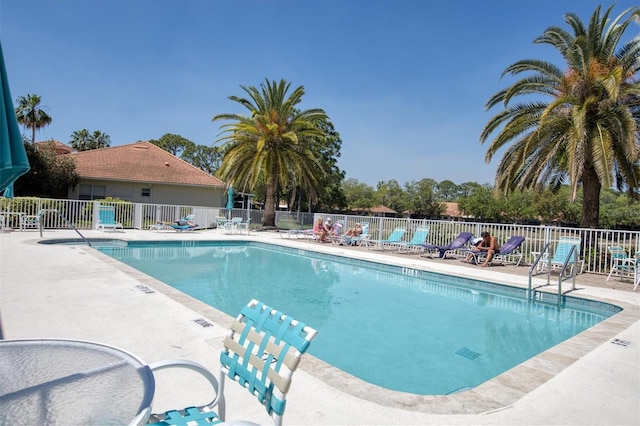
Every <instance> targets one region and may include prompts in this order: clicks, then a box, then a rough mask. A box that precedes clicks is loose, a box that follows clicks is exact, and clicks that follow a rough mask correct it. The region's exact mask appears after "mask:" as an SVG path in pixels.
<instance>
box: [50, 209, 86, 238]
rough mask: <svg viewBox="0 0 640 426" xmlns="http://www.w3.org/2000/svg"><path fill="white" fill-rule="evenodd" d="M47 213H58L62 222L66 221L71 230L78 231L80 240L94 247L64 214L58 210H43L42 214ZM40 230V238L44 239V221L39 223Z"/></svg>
mask: <svg viewBox="0 0 640 426" xmlns="http://www.w3.org/2000/svg"><path fill="white" fill-rule="evenodd" d="M45 212H51V213H58V216H59V217H60V218H61V219H62V220H64V221H65V223H66V224H67V225H69V227H70V228H71V229H73V230H74V231H76V234H78V235H80V238H82V240H83V241H84V242H85V243H87V245H88V246H89V247H92V246H91V243H90V242H89V240H87V239H86V238H85V236H84V235H82V234H81V233H80V231H79V230H78V228H76V227H75V225H74V224H73V223H71V222H69V220H68V219H67V218H66V217H64V216H63V215H62V213H60V211H58V209H42V213H45ZM38 228H39V229H40V238H44V237H43V236H42V230H43V225H42V220H39V221H38Z"/></svg>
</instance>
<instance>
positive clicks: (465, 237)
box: [422, 232, 473, 259]
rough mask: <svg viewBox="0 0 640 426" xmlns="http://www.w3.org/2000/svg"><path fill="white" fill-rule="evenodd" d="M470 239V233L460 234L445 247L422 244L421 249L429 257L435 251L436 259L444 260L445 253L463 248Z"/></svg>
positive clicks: (471, 235)
mask: <svg viewBox="0 0 640 426" xmlns="http://www.w3.org/2000/svg"><path fill="white" fill-rule="evenodd" d="M471 237H473V234H472V233H471V232H461V233H460V235H458V236H457V237H456V238H455V239H454V240H453V241H451V243H449V244H447V245H442V246H439V245H436V244H422V247H423V248H424V250H425V251H427V252H428V253H429V257H432V255H433V253H435V252H436V251H437V252H438V257H439V258H440V259H444V258H445V257H446V256H447V253H449V252H451V251H455V250H459V249H461V248H463V247H464V246H465V244H467V243H468V242H469V240H470V239H471Z"/></svg>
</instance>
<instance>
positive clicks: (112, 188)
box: [66, 142, 227, 207]
mask: <svg viewBox="0 0 640 426" xmlns="http://www.w3.org/2000/svg"><path fill="white" fill-rule="evenodd" d="M66 155H68V156H69V157H70V158H73V159H74V161H75V163H76V173H78V175H79V176H80V183H79V184H78V186H76V187H75V188H73V189H72V190H70V191H69V199H72V200H94V199H100V198H106V197H113V198H119V199H121V200H125V201H130V202H134V203H153V204H175V205H191V206H205V207H224V206H225V204H226V200H227V198H226V197H227V195H226V190H225V188H226V185H225V183H224V182H222V181H221V180H220V179H218V178H216V177H214V176H212V175H210V174H209V173H206V172H205V171H203V170H200V169H199V168H197V167H195V166H193V165H191V164H189V163H187V162H186V161H184V160H181V159H180V158H178V157H176V156H175V155H173V154H171V153H169V152H167V151H165V150H163V149H162V148H159V147H157V146H155V145H154V144H152V143H150V142H136V143H132V144H128V145H120V146H114V147H110V148H101V149H94V150H89V151H81V152H72V153H70V154H66Z"/></svg>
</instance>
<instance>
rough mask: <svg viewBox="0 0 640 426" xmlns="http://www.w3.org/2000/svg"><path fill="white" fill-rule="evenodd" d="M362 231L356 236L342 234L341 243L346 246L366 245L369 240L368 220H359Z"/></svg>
mask: <svg viewBox="0 0 640 426" xmlns="http://www.w3.org/2000/svg"><path fill="white" fill-rule="evenodd" d="M360 227H361V228H362V232H361V233H360V235H358V236H355V237H353V236H350V235H344V236H343V237H342V240H341V243H342V244H343V245H346V246H363V247H368V246H369V241H371V234H369V222H360Z"/></svg>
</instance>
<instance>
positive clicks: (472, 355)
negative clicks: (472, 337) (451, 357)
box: [455, 348, 480, 361]
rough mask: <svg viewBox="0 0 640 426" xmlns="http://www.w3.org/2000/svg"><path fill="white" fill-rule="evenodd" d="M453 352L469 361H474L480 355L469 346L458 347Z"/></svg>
mask: <svg viewBox="0 0 640 426" xmlns="http://www.w3.org/2000/svg"><path fill="white" fill-rule="evenodd" d="M455 354H456V355H459V356H461V357H463V358H466V359H468V360H471V361H474V360H475V359H476V358H478V357H479V356H480V354H479V353H478V352H474V351H472V350H471V349H469V348H460V349H458V350H457V351H456V352H455Z"/></svg>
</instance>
